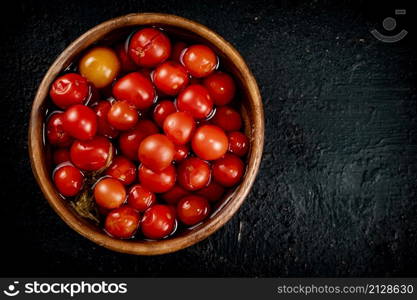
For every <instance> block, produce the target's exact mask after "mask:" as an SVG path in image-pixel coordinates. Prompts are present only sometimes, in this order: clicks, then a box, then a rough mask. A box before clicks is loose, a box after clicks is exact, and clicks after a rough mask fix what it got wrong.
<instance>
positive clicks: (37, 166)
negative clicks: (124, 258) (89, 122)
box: [29, 14, 263, 255]
mask: <svg viewBox="0 0 417 300" xmlns="http://www.w3.org/2000/svg"><path fill="white" fill-rule="evenodd" d="M149 25H152V26H156V27H159V28H161V29H162V30H164V31H166V32H167V34H168V35H169V36H172V37H174V38H177V39H179V40H183V41H186V42H190V43H203V44H206V45H208V46H210V47H211V48H212V49H213V50H215V51H216V53H217V54H218V56H219V57H220V63H221V69H223V70H226V71H227V72H229V73H231V74H232V75H233V77H234V79H235V81H236V83H237V90H238V92H237V99H238V101H237V103H239V107H238V108H239V110H240V111H241V113H242V117H243V121H244V131H245V133H246V135H247V136H248V137H249V139H250V150H249V153H248V155H247V158H246V164H247V169H246V173H245V176H244V179H243V181H242V182H241V184H240V185H239V186H237V187H236V188H234V189H233V190H231V191H229V192H228V193H227V194H226V195H225V196H224V198H223V199H222V200H221V201H220V202H219V204H218V205H217V207H215V208H214V211H213V212H212V214H211V217H210V218H208V219H207V220H205V221H204V222H202V223H200V224H198V225H196V226H194V227H192V228H191V229H187V230H183V231H181V232H179V233H178V234H176V235H174V236H173V237H168V238H167V239H164V240H160V241H138V240H117V239H113V238H111V237H109V236H107V235H106V234H105V233H104V232H103V231H102V229H100V228H99V227H97V226H96V225H94V224H92V223H90V222H89V221H88V220H86V219H84V218H82V217H80V216H79V215H78V214H77V213H76V212H75V211H74V210H73V208H72V207H71V206H70V205H69V203H68V201H67V200H65V199H62V197H61V196H60V195H59V194H58V193H57V192H56V190H55V188H54V186H53V183H52V180H51V166H50V163H49V162H50V159H49V157H48V155H47V153H48V149H47V148H48V147H47V146H45V143H44V142H43V122H44V120H45V116H46V110H47V109H48V106H49V105H48V102H49V101H50V100H49V99H48V96H47V94H48V91H49V86H50V85H51V83H52V82H53V80H54V78H55V77H56V76H57V75H58V74H59V73H61V72H62V71H63V70H65V69H66V68H67V67H68V66H69V65H70V64H71V63H72V62H74V61H76V60H77V58H78V56H79V55H80V54H81V53H82V52H83V51H84V50H85V49H87V48H88V47H91V46H93V45H95V44H100V45H106V44H114V43H115V42H118V41H121V40H122V39H125V38H126V36H128V35H129V34H130V33H132V32H133V31H134V30H135V28H140V27H143V26H149ZM29 146H30V156H31V162H32V169H33V171H34V174H35V177H36V179H37V180H38V182H39V185H40V186H41V189H42V191H43V192H44V194H45V196H46V198H47V199H48V201H49V202H50V204H51V205H52V207H53V208H54V209H55V211H56V212H57V213H58V214H59V215H60V216H61V217H62V218H63V219H64V221H65V222H66V223H67V224H68V225H70V226H71V227H72V228H73V229H75V230H76V231H77V232H79V233H80V234H82V235H84V236H85V237H87V238H89V239H91V240H93V241H94V242H96V243H98V244H100V245H103V246H105V247H107V248H110V249H112V250H116V251H120V252H127V253H133V254H143V255H152V254H161V253H167V252H173V251H176V250H179V249H181V248H184V247H187V246H190V245H192V244H194V243H196V242H198V241H199V240H201V239H204V238H205V237H207V236H208V235H210V234H211V233H213V232H214V231H216V230H217V229H218V228H220V227H221V226H222V225H223V224H224V223H226V222H227V221H228V220H229V219H230V218H231V216H232V215H233V214H234V213H235V212H236V210H237V209H238V208H239V206H240V205H241V203H242V202H243V200H244V198H245V196H246V194H247V193H248V191H249V189H250V187H251V185H252V183H253V181H254V178H255V176H256V172H257V170H258V168H259V163H260V159H261V155H262V146H263V111H262V104H261V99H260V95H259V90H258V88H257V85H256V82H255V80H254V78H253V76H252V74H251V73H250V71H249V69H248V68H247V66H246V64H245V63H244V61H243V59H242V58H241V57H240V55H239V54H238V53H237V52H236V50H234V48H233V47H232V46H231V45H230V44H228V43H227V42H226V41H224V40H223V39H222V38H221V37H219V36H218V35H217V34H215V33H214V32H212V31H210V30H209V29H207V28H206V27H204V26H202V25H199V24H197V23H195V22H192V21H189V20H186V19H183V18H179V17H177V16H171V15H158V14H136V15H128V16H124V17H120V18H117V19H114V20H110V21H107V22H105V23H103V24H100V25H98V26H96V27H94V28H93V29H91V30H90V31H88V32H87V33H85V34H84V35H82V36H81V37H80V38H78V39H77V40H76V41H75V42H73V43H72V44H71V45H70V46H69V47H68V48H67V49H65V50H64V52H63V53H62V54H61V55H60V56H59V57H58V58H57V60H56V61H55V62H54V64H53V65H52V66H51V68H50V69H49V71H48V73H47V74H46V75H45V77H44V79H43V81H42V83H41V85H40V87H39V89H38V92H37V94H36V97H35V101H34V104H33V108H32V115H31V125H30V129H29Z"/></svg>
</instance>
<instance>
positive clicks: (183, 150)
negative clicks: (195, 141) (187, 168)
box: [174, 145, 190, 162]
mask: <svg viewBox="0 0 417 300" xmlns="http://www.w3.org/2000/svg"><path fill="white" fill-rule="evenodd" d="M189 153H190V147H188V146H187V145H175V155H174V160H175V161H176V162H180V161H183V160H184V159H186V158H187V156H188V154H189Z"/></svg>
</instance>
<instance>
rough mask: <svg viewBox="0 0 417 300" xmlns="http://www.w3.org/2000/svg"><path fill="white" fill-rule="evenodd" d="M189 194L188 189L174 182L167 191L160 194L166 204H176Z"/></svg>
mask: <svg viewBox="0 0 417 300" xmlns="http://www.w3.org/2000/svg"><path fill="white" fill-rule="evenodd" d="M189 195H191V194H190V192H189V191H187V190H186V189H184V188H183V187H182V186H180V185H177V184H176V185H174V187H173V188H172V189H170V190H169V191H168V192H166V193H163V194H161V198H162V199H163V200H164V201H165V202H166V203H168V204H177V203H178V201H179V200H180V199H182V198H184V197H185V196H189Z"/></svg>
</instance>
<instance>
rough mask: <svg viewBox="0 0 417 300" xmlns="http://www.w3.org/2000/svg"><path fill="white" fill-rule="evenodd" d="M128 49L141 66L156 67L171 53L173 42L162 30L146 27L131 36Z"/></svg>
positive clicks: (131, 56) (132, 57)
mask: <svg viewBox="0 0 417 300" xmlns="http://www.w3.org/2000/svg"><path fill="white" fill-rule="evenodd" d="M128 51H129V56H130V58H131V59H132V60H133V61H134V62H135V63H136V64H138V65H139V66H142V67H148V68H150V67H155V66H157V65H159V64H160V63H162V62H163V61H165V60H166V59H167V58H168V57H169V56H170V55H171V42H170V41H169V39H168V37H167V36H166V35H165V34H163V33H162V32H161V31H160V30H158V29H155V28H144V29H142V30H139V31H138V32H136V33H135V34H134V35H133V36H132V37H131V38H130V42H129V50H128Z"/></svg>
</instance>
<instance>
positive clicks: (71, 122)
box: [62, 104, 97, 140]
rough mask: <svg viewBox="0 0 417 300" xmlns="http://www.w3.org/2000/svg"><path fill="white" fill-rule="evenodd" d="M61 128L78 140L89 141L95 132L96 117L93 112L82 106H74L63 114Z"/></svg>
mask: <svg viewBox="0 0 417 300" xmlns="http://www.w3.org/2000/svg"><path fill="white" fill-rule="evenodd" d="M63 121H64V122H63V124H62V125H63V128H64V130H65V131H66V132H68V133H69V134H70V135H71V136H72V137H74V138H76V139H78V140H89V139H91V138H93V137H94V136H95V134H96V132H97V116H96V114H95V112H94V111H93V110H92V109H91V108H89V107H87V106H85V105H82V104H76V105H73V106H71V107H70V108H68V109H67V111H66V112H65V113H64V119H63Z"/></svg>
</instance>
